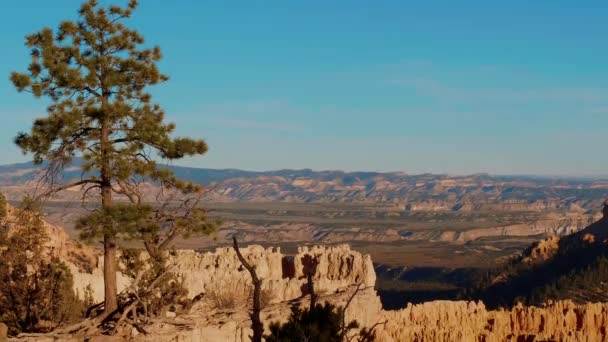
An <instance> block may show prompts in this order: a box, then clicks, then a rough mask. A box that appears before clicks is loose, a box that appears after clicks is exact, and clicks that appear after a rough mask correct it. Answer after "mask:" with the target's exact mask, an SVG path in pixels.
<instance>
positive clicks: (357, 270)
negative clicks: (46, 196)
mask: <svg viewBox="0 0 608 342" xmlns="http://www.w3.org/2000/svg"><path fill="white" fill-rule="evenodd" d="M241 253H242V254H243V256H244V257H245V259H247V261H248V262H249V263H250V264H251V265H254V266H255V268H256V272H257V274H258V277H259V278H260V279H262V289H263V290H264V291H266V292H267V293H269V294H271V296H270V298H269V299H270V302H271V303H279V302H283V301H288V300H292V299H296V298H299V297H301V296H303V295H304V294H305V288H306V286H305V284H306V277H305V275H304V265H303V262H304V259H305V258H307V257H310V258H312V260H315V263H316V270H315V272H314V282H315V288H316V291H317V292H318V293H326V294H330V293H335V292H336V291H339V290H340V289H343V288H346V287H349V286H352V285H353V284H359V283H360V284H361V285H362V287H374V286H375V283H376V273H375V272H374V267H373V264H372V260H371V258H370V256H369V255H362V254H361V253H359V252H357V251H353V250H351V249H350V247H349V246H348V245H338V246H331V247H313V248H307V247H304V248H300V249H299V250H298V253H297V255H295V256H286V255H284V254H282V253H281V251H280V248H266V249H265V248H263V247H261V246H255V245H254V246H248V247H244V248H241ZM102 261H103V259H102V258H100V259H99V261H98V263H97V265H98V266H97V267H95V268H94V269H92V270H90V271H88V272H87V271H82V270H79V269H78V268H77V267H75V266H73V265H71V267H70V268H71V270H72V273H73V274H74V284H75V288H76V291H77V292H78V293H79V294H82V293H84V291H85V290H86V289H87V288H90V289H91V290H92V294H93V298H94V299H95V300H97V301H101V300H103V272H102V269H103V264H102ZM169 264H171V265H173V267H174V270H175V272H176V273H177V275H178V276H179V277H180V278H181V280H182V281H183V282H184V285H185V287H186V288H187V289H188V295H189V297H190V298H193V297H195V296H198V295H200V294H203V295H204V294H205V293H207V292H209V291H217V290H221V289H226V288H230V289H231V290H232V291H238V292H248V291H251V287H252V285H251V277H250V276H249V273H248V272H247V271H246V270H245V269H244V268H243V267H242V266H241V263H240V261H239V260H238V258H237V256H236V253H235V252H234V249H232V248H231V247H224V248H218V249H216V251H215V252H205V253H198V252H195V251H192V250H178V251H176V252H175V253H174V255H172V256H170V258H169ZM128 284H129V279H128V278H126V277H124V276H123V275H122V274H118V285H119V291H120V290H122V289H123V288H125V287H126V286H128Z"/></svg>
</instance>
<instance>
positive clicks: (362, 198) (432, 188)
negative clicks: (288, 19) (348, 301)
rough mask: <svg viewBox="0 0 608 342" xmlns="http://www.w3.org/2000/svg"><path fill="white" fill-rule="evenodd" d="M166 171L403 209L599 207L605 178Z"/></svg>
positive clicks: (238, 188)
mask: <svg viewBox="0 0 608 342" xmlns="http://www.w3.org/2000/svg"><path fill="white" fill-rule="evenodd" d="M78 165H79V160H76V162H75V163H74V166H73V167H70V168H67V169H66V170H65V171H64V174H63V179H64V180H66V181H67V180H69V179H75V178H79V177H81V171H80V169H79V168H78ZM166 167H168V168H170V169H172V170H173V171H174V172H175V174H176V175H177V176H178V177H180V178H183V179H187V180H190V181H194V182H197V183H201V184H204V185H206V186H209V187H211V188H212V189H213V191H211V193H210V194H209V196H208V199H209V200H211V201H227V202H234V201H250V202H251V201H253V202H277V201H282V202H306V203H309V202H315V203H318V202H321V203H366V204H369V203H376V204H382V205H389V206H395V207H397V208H401V209H402V210H411V211H484V210H500V211H504V210H507V211H549V210H562V211H563V210H567V211H579V212H584V211H588V210H591V209H597V208H600V207H601V203H602V201H603V199H604V198H606V197H608V180H606V179H593V178H557V177H542V176H492V175H488V174H476V175H470V176H449V175H435V174H420V175H408V174H404V173H400V172H387V173H382V172H343V171H313V170H310V169H303V170H277V171H262V172H260V171H245V170H238V169H205V168H193V167H182V166H166ZM39 170H40V168H39V167H37V166H35V165H33V164H32V163H19V164H11V165H1V166H0V187H1V188H3V189H6V188H15V187H17V188H26V187H27V186H28V184H29V185H30V186H31V184H32V182H33V181H35V180H36V178H37V177H38V175H39V174H40V173H39Z"/></svg>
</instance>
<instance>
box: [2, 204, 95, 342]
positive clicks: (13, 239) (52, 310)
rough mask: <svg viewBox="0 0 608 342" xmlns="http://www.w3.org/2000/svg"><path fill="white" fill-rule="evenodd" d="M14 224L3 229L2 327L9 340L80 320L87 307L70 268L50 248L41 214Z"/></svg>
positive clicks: (28, 214) (23, 214)
mask: <svg viewBox="0 0 608 342" xmlns="http://www.w3.org/2000/svg"><path fill="white" fill-rule="evenodd" d="M8 224H9V223H5V224H4V226H3V227H1V229H0V265H2V267H0V289H2V290H1V291H0V321H2V322H4V323H5V324H6V325H7V326H8V331H9V335H16V334H18V333H21V332H46V331H50V330H52V329H54V328H56V327H58V326H60V325H61V324H64V323H68V322H72V321H74V320H76V319H78V318H79V317H80V316H81V315H82V312H83V303H82V301H80V300H79V299H78V297H77V296H76V295H75V293H74V290H73V278H72V274H71V273H70V270H69V268H68V267H67V266H66V265H65V264H64V263H63V262H61V261H60V260H59V259H58V258H56V257H54V256H51V255H50V253H49V251H48V249H47V248H46V247H45V243H46V242H47V241H48V236H47V234H46V231H45V228H44V223H43V221H42V218H41V214H40V213H39V212H37V211H36V210H33V209H32V208H31V207H27V208H26V209H20V210H18V211H17V212H16V215H15V219H14V220H12V222H10V227H9V226H8Z"/></svg>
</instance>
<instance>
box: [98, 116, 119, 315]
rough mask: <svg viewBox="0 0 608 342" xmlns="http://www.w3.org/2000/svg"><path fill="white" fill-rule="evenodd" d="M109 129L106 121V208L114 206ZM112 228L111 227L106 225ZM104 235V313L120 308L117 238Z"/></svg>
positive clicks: (103, 196) (103, 202) (103, 195)
mask: <svg viewBox="0 0 608 342" xmlns="http://www.w3.org/2000/svg"><path fill="white" fill-rule="evenodd" d="M109 135H110V133H109V129H108V125H107V123H106V122H103V123H102V125H101V144H100V147H101V159H102V160H101V170H100V171H101V206H102V208H103V209H104V210H107V209H110V208H111V207H112V181H111V177H110V158H109V156H108V154H109V152H110V151H109V149H110V146H108V145H109V139H110V137H109ZM106 228H111V227H106ZM105 230H106V231H105V232H104V235H103V285H104V287H103V289H104V313H105V314H110V313H112V312H114V311H116V309H117V308H118V300H117V294H118V289H117V286H116V271H117V270H118V265H117V264H116V240H115V237H114V236H113V234H111V233H110V229H105Z"/></svg>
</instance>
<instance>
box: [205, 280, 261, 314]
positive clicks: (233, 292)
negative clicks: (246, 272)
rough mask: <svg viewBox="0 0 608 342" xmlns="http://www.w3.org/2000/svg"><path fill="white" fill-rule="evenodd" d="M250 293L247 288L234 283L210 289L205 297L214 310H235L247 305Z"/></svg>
mask: <svg viewBox="0 0 608 342" xmlns="http://www.w3.org/2000/svg"><path fill="white" fill-rule="evenodd" d="M249 292H251V291H249V289H248V288H247V287H246V286H243V284H240V283H236V282H234V283H228V284H224V285H223V286H220V285H215V286H213V287H211V288H209V289H208V290H207V292H206V293H205V297H206V298H207V300H208V302H209V303H210V304H211V306H212V307H213V308H214V309H218V310H234V309H237V308H240V307H243V306H245V305H247V301H248V299H249Z"/></svg>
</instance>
